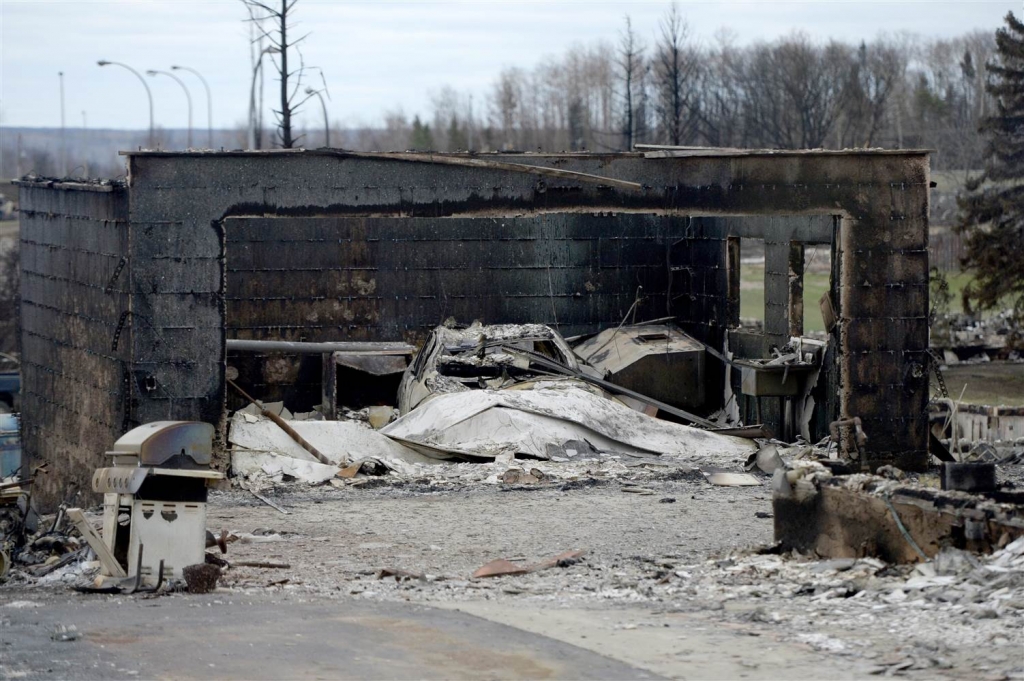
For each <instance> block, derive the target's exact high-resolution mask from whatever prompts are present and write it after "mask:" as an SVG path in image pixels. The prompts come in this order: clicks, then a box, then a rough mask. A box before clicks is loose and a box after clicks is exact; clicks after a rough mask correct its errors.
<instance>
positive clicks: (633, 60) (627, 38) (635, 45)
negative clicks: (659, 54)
mask: <svg viewBox="0 0 1024 681" xmlns="http://www.w3.org/2000/svg"><path fill="white" fill-rule="evenodd" d="M643 55H644V45H643V43H642V42H641V41H640V39H639V38H638V37H637V35H636V33H635V32H634V31H633V22H632V20H631V19H630V18H629V15H628V14H627V15H626V27H625V28H624V29H623V31H622V33H621V34H620V36H619V50H618V58H617V59H616V61H615V64H616V66H618V68H619V78H620V79H621V80H622V100H623V101H622V105H623V108H622V136H623V138H624V141H625V148H626V150H627V151H628V150H630V149H632V148H633V143H634V141H635V140H636V106H637V105H636V102H635V100H636V90H637V86H638V85H639V84H640V82H639V81H640V78H641V71H642V70H643V62H644V56H643Z"/></svg>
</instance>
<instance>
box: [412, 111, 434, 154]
mask: <svg viewBox="0 0 1024 681" xmlns="http://www.w3.org/2000/svg"><path fill="white" fill-rule="evenodd" d="M409 148H410V149H412V150H413V151H433V150H434V136H433V135H432V134H430V125H429V124H428V123H423V122H422V121H420V117H419V116H416V117H415V118H413V119H412V133H411V134H410V135H409Z"/></svg>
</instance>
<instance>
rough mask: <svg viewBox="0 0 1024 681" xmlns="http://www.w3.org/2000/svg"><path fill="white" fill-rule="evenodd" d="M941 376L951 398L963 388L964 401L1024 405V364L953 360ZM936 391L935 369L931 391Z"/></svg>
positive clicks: (956, 396) (993, 404) (957, 394)
mask: <svg viewBox="0 0 1024 681" xmlns="http://www.w3.org/2000/svg"><path fill="white" fill-rule="evenodd" d="M942 377H943V378H944V379H945V381H946V388H947V389H948V390H949V396H950V397H951V398H953V399H954V400H956V399H957V398H959V397H960V393H961V391H963V396H964V397H963V403H964V404H987V405H992V406H999V405H1005V406H1024V364H1011V363H1008V362H990V363H986V364H954V365H953V366H950V367H948V368H947V369H946V370H945V371H943V372H942ZM964 386H966V389H965V388H964ZM937 392H938V386H937V385H935V374H934V373H933V374H932V394H936V393H937Z"/></svg>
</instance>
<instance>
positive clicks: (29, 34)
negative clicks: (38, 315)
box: [0, 0, 1021, 129]
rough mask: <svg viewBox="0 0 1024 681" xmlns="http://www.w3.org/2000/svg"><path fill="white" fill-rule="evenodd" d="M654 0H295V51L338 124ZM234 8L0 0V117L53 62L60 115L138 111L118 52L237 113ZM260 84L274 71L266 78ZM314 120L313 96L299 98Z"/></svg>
mask: <svg viewBox="0 0 1024 681" xmlns="http://www.w3.org/2000/svg"><path fill="white" fill-rule="evenodd" d="M679 4H680V9H681V10H682V13H683V15H684V16H685V18H686V20H687V22H688V23H689V25H690V28H691V31H692V33H693V34H694V35H695V36H696V37H697V38H698V39H701V40H707V41H710V40H711V39H712V38H713V36H714V35H715V33H716V32H717V31H719V30H720V29H722V28H727V29H729V30H730V31H731V32H732V33H733V35H734V36H735V39H736V41H737V42H739V43H748V42H753V41H757V40H770V39H773V38H776V37H778V36H780V35H784V34H787V33H790V32H792V31H794V30H803V31H806V32H807V33H809V34H811V35H812V36H813V37H816V38H821V39H825V38H830V37H831V38H837V39H842V40H845V41H849V42H856V41H860V40H861V39H871V38H872V37H875V36H876V35H878V34H879V33H880V32H883V31H889V32H894V31H911V32H915V33H918V34H921V35H924V36H941V37H952V36H956V35H959V34H961V33H963V32H965V31H969V30H973V29H983V30H986V31H994V30H995V29H996V28H998V27H999V25H1000V24H1001V20H1002V17H1003V16H1004V15H1005V14H1006V12H1007V11H1008V10H1014V11H1015V12H1017V13H1018V16H1019V15H1020V9H1021V8H1020V5H1021V3H1020V0H1017V1H1016V2H1014V1H1009V2H1007V1H987V0H960V1H959V2H942V1H934V0H933V1H928V2H908V1H906V0H903V1H889V2H828V1H824V0H821V1H817V2H785V1H781V2H780V1H779V0H770V1H759V0H748V1H746V2H731V1H730V2H686V1H683V2H680V3H679ZM667 7H668V3H667V2H600V1H593V0H591V1H589V2H581V1H571V2H567V1H563V2H537V1H526V0H518V1H516V2H507V1H506V2H503V1H498V0H495V1H486V0H476V1H475V2H388V1H384V0H377V1H375V2H348V1H342V0H299V3H298V7H297V13H296V20H297V21H298V22H299V24H300V26H299V30H300V31H303V32H305V31H310V32H311V35H310V36H309V38H308V39H307V40H306V43H305V45H304V54H305V58H306V63H307V64H311V65H317V66H319V67H321V68H322V69H323V72H324V75H325V77H326V79H327V84H328V87H329V89H330V94H331V101H330V102H328V110H329V114H330V118H331V119H332V121H335V120H336V121H339V122H340V123H342V124H343V125H359V124H376V123H378V122H379V121H380V119H381V115H382V113H383V112H384V111H386V110H389V109H394V108H397V107H398V106H401V107H402V109H403V110H404V111H405V112H406V113H407V114H409V115H410V116H411V115H412V114H414V113H420V114H427V113H428V112H429V102H430V94H431V93H432V92H434V91H436V90H437V89H438V88H439V87H441V86H442V85H444V84H450V85H452V86H454V87H456V88H458V89H460V90H464V91H471V92H474V93H475V97H477V99H476V101H481V100H482V98H483V96H484V94H485V93H486V92H487V90H488V88H489V85H490V83H491V81H492V79H493V78H494V76H495V75H496V74H497V73H498V71H499V70H500V69H501V68H502V67H504V66H522V67H526V68H529V67H531V66H533V65H534V64H535V63H537V62H538V61H539V60H541V59H542V58H543V57H545V56H550V55H558V54H560V53H561V52H563V51H564V50H565V49H566V48H568V47H570V46H571V45H573V44H574V43H584V44H585V43H590V42H593V41H595V40H598V39H606V40H615V38H616V36H617V33H618V31H619V30H620V29H621V27H622V21H623V16H624V15H626V14H629V15H630V16H631V17H632V18H633V22H634V27H635V28H636V29H637V31H638V32H639V33H640V34H641V35H643V36H644V37H646V38H647V40H648V42H653V37H654V33H655V30H656V28H657V24H658V21H659V19H660V18H661V16H662V15H663V14H664V12H665V10H666V8H667ZM245 16H246V13H245V9H244V8H243V6H242V5H241V3H240V2H239V1H238V0H205V1H203V2H196V1H192V0H120V1H113V0H73V1H67V0H66V1H63V2H56V1H50V0H0V62H2V63H0V123H2V124H3V125H5V126H39V127H49V126H57V125H59V124H60V104H59V102H60V100H59V89H58V78H57V72H58V71H63V72H64V78H65V102H66V105H65V106H66V115H67V124H68V126H69V127H80V126H81V125H82V112H83V111H84V112H85V114H86V116H87V120H88V126H89V127H90V128H98V127H103V128H136V129H143V128H145V127H146V126H147V125H148V111H147V104H146V97H145V92H144V90H143V88H142V85H141V84H140V83H139V82H138V81H137V80H136V79H135V77H134V76H132V75H131V74H130V73H129V72H127V71H125V70H123V69H120V68H117V67H113V66H108V67H105V68H100V67H98V66H97V65H96V61H97V60H99V59H107V60H111V61H121V62H125V63H127V64H129V65H131V66H133V67H135V68H136V69H138V70H139V71H145V70H146V69H167V68H168V67H169V66H170V65H172V64H182V65H186V66H191V67H194V68H196V69H198V70H199V71H201V72H202V73H203V74H204V75H205V76H206V78H207V80H208V81H209V83H210V86H211V88H212V90H213V109H214V112H213V115H214V126H215V127H234V126H236V125H238V124H241V123H243V122H244V121H245V118H246V106H247V101H248V92H249V83H250V79H251V71H250V66H249V48H248V44H249V40H248V29H247V28H246V25H245V24H244V23H243V19H244V18H245ZM183 78H184V79H185V80H186V82H187V84H188V85H189V87H190V88H191V91H192V96H193V100H194V105H195V113H194V116H195V125H196V127H205V125H206V109H205V106H206V103H205V95H204V93H203V89H202V86H201V84H200V83H199V82H198V80H196V79H194V77H193V76H190V75H189V74H183ZM147 80H150V81H151V83H150V85H151V88H152V91H153V99H154V104H155V116H156V123H157V125H159V126H163V127H166V128H183V127H184V126H185V122H186V107H185V96H184V94H183V93H182V91H181V88H180V86H179V85H178V84H176V83H175V82H174V81H172V80H171V79H169V78H167V77H165V76H157V77H156V78H148V79H147ZM268 87H272V84H271V83H269V82H268ZM314 113H315V115H316V118H311V119H310V121H311V122H312V123H313V124H314V125H316V124H317V123H315V122H313V121H318V120H319V116H320V115H321V114H320V113H319V111H318V110H311V111H309V112H307V113H306V114H305V115H306V116H313V114H314Z"/></svg>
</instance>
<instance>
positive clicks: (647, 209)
mask: <svg viewBox="0 0 1024 681" xmlns="http://www.w3.org/2000/svg"><path fill="white" fill-rule="evenodd" d="M126 156H127V164H128V173H127V180H126V181H125V182H123V183H119V182H105V183H81V182H65V181H53V180H42V179H37V178H26V179H24V180H22V181H21V182H20V191H21V202H20V204H21V249H22V250H21V253H22V308H21V309H22V316H23V330H22V339H21V345H22V367H23V375H24V387H23V393H24V394H23V400H22V405H23V435H24V448H25V452H26V453H27V456H28V457H29V461H30V463H33V464H35V463H41V462H44V461H45V462H48V463H49V464H50V469H51V474H50V475H49V476H48V477H47V478H45V479H44V480H41V481H40V482H37V485H38V486H39V487H38V490H37V493H38V494H40V495H41V497H42V499H43V500H44V501H45V502H46V503H48V504H53V503H56V502H57V501H59V500H60V499H61V498H62V497H63V496H64V495H66V494H67V493H68V492H69V490H72V489H73V487H72V485H76V484H77V485H78V486H79V489H87V488H88V484H87V481H88V479H89V477H90V476H91V474H92V472H93V470H94V469H95V468H96V467H97V466H99V465H101V464H102V463H103V459H102V457H103V452H104V451H105V449H106V448H107V447H108V445H110V443H112V442H113V441H114V440H116V439H117V438H118V437H119V436H120V435H121V434H123V433H124V432H126V431H127V430H129V429H130V428H132V427H134V426H136V425H138V424H141V423H147V422H150V421H154V420H164V419H183V420H200V421H206V422H209V423H213V424H218V425H219V426H220V428H221V429H223V423H224V414H225V407H226V404H227V401H228V399H229V393H228V390H227V388H226V380H225V379H226V372H227V367H228V366H229V364H231V365H232V366H234V363H233V362H232V358H231V357H229V355H228V352H227V350H226V345H225V342H226V340H228V339H277V340H294V341H300V340H301V341H345V340H351V341H375V342H381V341H405V342H407V343H415V342H417V341H418V340H420V339H421V338H422V337H423V336H424V335H425V334H426V332H427V331H428V330H429V329H431V328H433V327H434V326H436V325H438V324H439V323H442V322H443V321H445V320H446V319H449V318H454V319H455V320H458V321H460V322H465V323H468V322H470V321H472V320H474V319H481V320H483V321H484V322H486V323H504V322H516V323H519V322H537V323H544V324H549V325H551V326H553V327H555V328H557V329H559V330H560V331H561V332H562V334H563V335H566V336H571V335H576V334H583V333H592V332H596V331H598V330H600V329H602V328H605V327H608V326H614V325H617V324H619V323H620V322H622V320H623V319H624V318H625V316H626V315H627V312H630V311H631V310H634V312H635V317H636V318H637V319H655V318H662V317H674V318H675V319H676V320H677V321H678V323H679V324H680V325H681V326H682V328H683V329H684V330H686V331H687V332H688V333H689V334H691V335H692V336H694V337H695V338H697V339H698V340H699V341H701V342H703V343H705V344H707V346H709V347H710V348H711V349H713V350H714V351H715V352H722V351H723V350H725V349H728V351H729V352H731V353H732V354H733V356H734V357H735V358H743V357H747V358H757V357H767V356H768V349H769V347H771V346H781V345H784V344H785V343H786V342H787V341H788V340H789V339H790V337H791V336H800V335H802V331H803V328H802V324H803V321H802V320H803V312H802V300H803V295H802V279H803V262H804V259H803V249H804V248H805V247H807V246H808V245H824V246H826V247H827V248H828V249H830V250H831V253H832V259H831V263H832V264H831V277H830V290H829V292H828V295H827V297H826V299H825V301H824V302H823V307H824V308H825V309H826V310H827V311H828V312H829V315H828V316H833V317H834V320H832V321H834V323H833V324H831V325H830V331H829V343H828V348H827V350H826V351H825V352H824V356H823V358H822V362H823V365H822V370H821V374H820V377H819V379H818V380H817V382H816V387H815V388H814V390H813V392H812V397H813V398H814V399H813V404H814V405H815V406H814V409H813V416H812V418H811V419H810V423H809V425H808V428H809V432H810V435H811V437H812V439H813V438H817V437H821V436H824V435H826V434H827V433H828V426H829V424H830V423H831V422H833V421H835V420H837V419H839V418H845V417H859V418H860V420H861V424H862V427H863V431H864V432H865V433H867V435H868V439H867V441H866V444H865V457H864V460H863V463H864V465H865V466H867V467H876V466H879V465H882V464H895V465H897V466H899V467H901V468H904V469H921V468H923V467H925V466H926V465H927V463H928V452H927V444H928V431H927V423H928V420H927V419H928V417H927V413H926V403H927V399H928V381H927V371H926V369H927V366H928V365H927V362H928V358H927V348H928V320H927V316H928V254H927V245H928V244H927V241H928V217H927V216H928V189H929V170H928V157H927V154H926V153H925V152H922V151H876V150H871V151H868V150H864V151H746V150H728V149H718V150H708V149H700V150H687V149H662V150H652V151H648V152H647V153H623V154H603V155H602V154H559V155H534V154H529V155H525V154H495V155H460V154H444V155H436V154H385V153H381V154H365V153H350V152H343V151H337V150H318V151H304V150H296V151H274V152H220V153H213V152H152V151H140V152H131V153H128V154H126ZM744 238H757V239H762V240H763V242H764V253H765V282H764V284H765V285H764V308H765V311H764V327H763V330H762V331H761V332H759V333H751V332H749V331H744V330H742V329H740V328H739V326H738V322H739V298H740V295H741V291H740V280H739V262H740V256H741V253H740V249H741V241H740V240H741V239H744ZM638 301H639V302H638ZM635 303H636V304H635ZM634 304H635V305H634ZM315 360H316V361H317V362H319V358H315ZM238 365H239V366H244V367H246V368H245V369H244V370H241V371H240V372H239V381H240V382H242V383H243V384H248V385H249V386H250V387H253V386H255V388H256V389H258V390H260V391H261V394H264V395H266V394H277V395H279V396H288V397H294V398H295V399H299V400H303V399H304V400H307V401H308V400H313V399H315V397H311V396H316V395H319V391H320V386H319V382H320V381H321V373H320V370H319V368H318V366H311V365H310V364H309V362H308V361H301V360H295V359H294V358H293V359H291V360H289V359H288V358H287V357H285V358H284V359H282V358H279V357H274V358H271V357H268V358H263V359H262V360H261V361H260V362H258V363H257V364H256V365H255V366H256V368H255V369H254V368H252V365H251V363H250V365H245V364H244V363H242V362H239V363H238ZM704 371H705V381H706V384H705V393H706V399H705V407H704V411H705V412H710V411H712V410H714V409H717V408H719V407H722V406H723V404H724V402H725V399H726V398H725V395H726V393H727V391H730V390H731V391H732V392H734V393H738V392H740V390H741V386H740V381H741V377H740V375H739V374H740V373H741V372H739V371H736V370H735V369H733V370H731V371H729V370H727V365H725V364H723V363H721V362H716V361H713V360H710V359H709V360H708V362H707V365H706V367H705V370H704ZM275 391H276V393H275ZM289 391H291V392H289ZM784 409H785V407H784V406H779V405H778V404H774V402H773V403H772V404H771V405H768V406H766V408H765V410H764V412H763V413H759V414H758V415H760V416H763V420H765V421H766V422H768V423H769V425H771V426H772V427H774V428H776V429H777V428H778V427H779V425H780V420H781V418H782V414H783V411H784Z"/></svg>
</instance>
